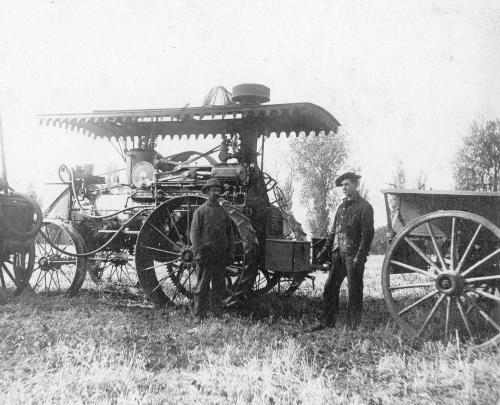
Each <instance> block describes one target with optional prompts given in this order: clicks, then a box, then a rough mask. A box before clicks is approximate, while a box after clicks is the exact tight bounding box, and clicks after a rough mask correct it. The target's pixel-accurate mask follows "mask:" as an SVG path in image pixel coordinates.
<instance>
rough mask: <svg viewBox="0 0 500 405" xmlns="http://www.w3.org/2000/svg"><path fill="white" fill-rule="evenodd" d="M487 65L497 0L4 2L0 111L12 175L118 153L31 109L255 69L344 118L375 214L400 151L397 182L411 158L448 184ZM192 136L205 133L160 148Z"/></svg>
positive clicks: (274, 163)
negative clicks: (40, 119)
mask: <svg viewBox="0 0 500 405" xmlns="http://www.w3.org/2000/svg"><path fill="white" fill-rule="evenodd" d="M499 72H500V3H499V2H498V1H426V2H420V1H405V0H398V1H391V0H386V1H384V2H380V1H355V0H354V1H353V0H351V1H331V0H328V1H319V0H318V1H295V0H287V1H272V2H270V1H235V0H232V1H208V0H206V1H186V0H183V1H160V0H148V1H146V0H144V1H138V0H137V1H132V0H119V1H115V0H108V1H105V0H101V1H84V2H83V1H77V0H75V1H59V0H52V1H45V0H36V1H35V0H25V1H22V2H21V1H11V0H2V2H1V3H0V114H1V117H2V124H3V130H4V137H5V144H6V150H7V166H8V174H9V181H10V182H11V184H12V185H13V186H14V187H15V188H17V189H20V190H22V189H23V188H25V187H26V186H27V184H28V183H29V182H35V183H36V184H37V185H38V184H41V183H42V182H44V181H54V180H56V179H57V177H56V176H57V172H56V169H57V167H58V166H59V164H61V163H64V162H68V163H71V164H76V163H86V162H96V163H97V166H98V167H99V166H101V167H104V166H105V165H106V164H109V162H110V161H116V162H118V161H119V158H118V156H117V155H116V152H114V150H113V149H112V148H111V147H110V146H109V145H107V144H106V143H104V142H99V141H91V140H88V139H87V138H85V137H84V136H83V135H76V134H67V133H65V131H59V130H54V129H52V128H50V129H48V128H41V127H39V126H38V125H37V122H36V120H34V118H33V116H34V115H35V114H37V113H62V112H90V111H92V110H98V109H130V108H162V107H181V106H184V105H186V104H187V103H190V105H191V106H196V105H200V104H201V101H202V99H203V97H204V96H205V94H206V93H207V92H208V91H209V90H210V88H212V87H214V86H218V85H222V86H225V87H226V88H228V89H229V90H231V88H232V87H233V86H234V85H236V84H239V83H244V82H253V83H261V84H265V85H267V86H268V87H270V88H271V102H272V103H282V102H302V101H307V102H312V103H315V104H318V105H320V106H322V107H323V108H325V109H326V110H328V111H329V112H330V113H331V114H332V115H334V116H335V117H336V118H337V119H338V120H339V121H340V123H341V124H342V128H341V130H342V131H344V132H345V133H346V134H347V137H348V139H349V141H350V143H351V147H352V161H353V163H355V164H356V166H359V167H360V168H361V171H362V175H363V180H364V183H365V186H366V188H367V189H368V190H369V198H370V202H371V203H372V204H373V206H374V209H375V222H376V224H377V225H382V224H383V223H384V221H385V211H384V206H383V198H382V193H380V190H381V189H383V188H387V183H390V182H391V179H392V176H393V172H394V170H395V167H396V165H397V162H398V160H402V162H403V164H404V167H405V169H406V174H407V178H408V186H409V187H413V186H414V185H415V182H416V176H417V173H418V172H419V171H420V170H423V171H424V172H425V174H426V175H427V177H428V186H430V187H432V188H433V189H452V188H453V177H452V169H451V163H452V161H453V158H454V156H455V154H456V151H457V149H458V147H459V146H460V142H461V139H462V138H463V137H464V136H466V135H467V133H468V130H469V126H470V124H471V123H472V121H473V120H480V119H493V118H498V117H500V74H499ZM193 146H196V147H197V148H198V149H199V150H206V149H208V147H209V142H208V143H207V144H206V145H205V144H196V143H193V142H188V143H187V144H186V143H184V144H182V145H179V144H178V145H170V146H166V147H165V148H167V149H168V148H171V149H170V150H182V149H184V148H187V147H189V148H191V147H193ZM273 148H274V149H275V151H276V152H278V153H272V154H269V153H268V155H267V156H266V167H270V168H276V167H278V168H280V176H284V175H285V174H286V171H287V169H286V167H283V165H282V161H281V160H277V159H279V156H282V155H283V153H286V151H287V148H288V145H287V141H286V140H285V139H279V140H273V141H272V142H270V144H269V146H268V145H266V151H267V152H269V150H270V149H273ZM277 156H278V157H277ZM296 208H297V211H298V215H297V216H298V217H299V220H302V221H303V220H304V215H305V211H304V208H303V207H300V206H299V205H298V203H297V204H296Z"/></svg>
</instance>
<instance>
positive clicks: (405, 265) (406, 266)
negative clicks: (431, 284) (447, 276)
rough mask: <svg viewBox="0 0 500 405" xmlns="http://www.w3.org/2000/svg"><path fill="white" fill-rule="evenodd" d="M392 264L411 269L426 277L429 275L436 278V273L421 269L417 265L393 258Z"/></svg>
mask: <svg viewBox="0 0 500 405" xmlns="http://www.w3.org/2000/svg"><path fill="white" fill-rule="evenodd" d="M391 264H394V265H396V266H399V267H402V268H404V269H407V270H411V271H413V272H415V273H419V274H422V275H424V276H426V277H429V278H432V279H435V278H436V276H435V275H434V274H431V273H429V272H428V271H425V270H422V269H419V268H417V267H414V266H410V265H409V264H406V263H401V262H398V261H396V260H391Z"/></svg>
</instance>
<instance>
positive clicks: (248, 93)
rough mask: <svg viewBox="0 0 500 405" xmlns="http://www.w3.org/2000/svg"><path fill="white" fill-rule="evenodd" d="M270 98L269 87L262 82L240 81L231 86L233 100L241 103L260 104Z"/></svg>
mask: <svg viewBox="0 0 500 405" xmlns="http://www.w3.org/2000/svg"><path fill="white" fill-rule="evenodd" d="M270 99H271V89H270V88H269V87H267V86H264V85H263V84H255V83H242V84H237V85H236V86H234V87H233V101H235V102H237V103H241V104H262V103H267V102H268V101H269V100H270Z"/></svg>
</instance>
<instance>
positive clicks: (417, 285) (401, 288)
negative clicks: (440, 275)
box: [389, 283, 435, 290]
mask: <svg viewBox="0 0 500 405" xmlns="http://www.w3.org/2000/svg"><path fill="white" fill-rule="evenodd" d="M433 285H435V283H418V284H404V285H398V286H391V287H389V290H403V289H405V288H419V287H432V286H433Z"/></svg>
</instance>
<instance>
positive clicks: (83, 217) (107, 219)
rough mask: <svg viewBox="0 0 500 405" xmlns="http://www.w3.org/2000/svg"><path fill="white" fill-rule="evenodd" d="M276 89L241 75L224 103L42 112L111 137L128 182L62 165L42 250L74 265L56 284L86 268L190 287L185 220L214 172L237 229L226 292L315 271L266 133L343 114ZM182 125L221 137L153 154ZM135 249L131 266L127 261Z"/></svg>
mask: <svg viewBox="0 0 500 405" xmlns="http://www.w3.org/2000/svg"><path fill="white" fill-rule="evenodd" d="M269 95H270V91H269V89H268V88H267V87H265V86H262V85H250V84H243V85H239V86H236V87H235V88H234V89H233V93H232V101H231V102H230V103H229V104H225V105H222V106H212V105H210V106H204V107H192V108H179V109H162V110H132V111H98V112H94V113H91V114H64V115H44V116H39V120H40V123H41V124H45V125H53V126H59V127H64V128H66V129H69V130H73V131H75V132H79V131H83V132H84V133H85V134H87V135H89V136H92V137H99V138H106V139H108V140H109V141H110V142H111V143H112V144H113V145H114V146H116V148H117V150H120V151H122V152H123V157H124V159H125V175H126V176H125V177H126V181H125V182H122V183H119V182H115V183H113V182H111V183H110V182H105V181H104V178H103V177H100V176H94V175H93V173H92V171H91V168H87V169H86V168H85V167H84V168H79V170H76V171H74V170H70V169H68V168H66V167H64V166H63V167H62V168H61V170H60V178H61V184H62V185H63V187H64V189H63V191H62V192H61V193H60V195H59V196H58V197H57V198H56V199H55V200H54V202H53V204H51V206H50V207H49V208H48V209H47V210H46V212H45V213H44V215H45V223H44V228H43V229H42V232H41V234H42V237H41V238H40V239H39V242H40V246H41V247H43V249H40V252H39V256H43V259H44V260H46V261H47V262H48V265H49V266H52V271H54V272H57V271H59V270H58V267H57V266H55V264H56V263H51V258H50V257H54V258H56V260H53V262H57V263H58V266H59V264H60V263H61V262H65V264H67V265H68V266H66V268H65V269H64V271H65V273H66V275H71V276H70V277H69V279H70V281H71V283H67V284H66V286H65V288H64V289H61V291H62V290H64V291H65V292H66V293H69V294H74V293H75V292H76V291H77V290H78V288H79V287H80V286H81V283H82V282H83V278H84V276H85V271H86V270H88V271H89V273H90V275H91V277H92V278H93V279H94V281H97V282H99V281H103V280H105V279H110V280H121V281H127V282H129V284H134V283H135V282H137V281H138V282H139V283H140V285H141V287H142V288H143V289H144V291H145V292H146V294H147V295H148V297H149V298H150V299H151V300H152V301H153V302H154V303H155V304H157V305H165V304H167V303H172V302H176V301H177V300H179V299H182V297H187V298H191V297H192V290H193V288H194V286H195V274H194V270H195V266H194V263H193V258H194V254H193V251H192V249H191V244H190V240H189V229H190V225H191V219H192V216H193V213H194V210H195V209H196V208H198V207H199V206H200V205H201V204H203V203H204V201H205V200H206V197H205V196H204V195H203V194H202V192H201V187H202V186H203V184H204V183H205V182H206V181H207V180H208V179H209V178H212V177H214V178H217V179H219V180H220V182H221V184H222V185H223V196H222V197H223V198H222V201H221V205H222V206H223V207H224V208H225V209H226V211H227V212H228V214H229V216H230V218H231V219H232V222H233V226H234V233H235V235H237V237H236V241H235V244H236V245H235V251H236V256H235V262H234V263H233V264H231V265H230V266H228V267H227V269H226V286H227V300H226V302H227V303H228V304H229V303H232V302H237V301H238V300H240V299H241V298H242V297H245V296H248V295H250V294H259V293H263V292H266V291H269V290H270V289H272V288H275V287H278V288H280V289H281V290H283V291H284V292H285V293H291V292H293V291H294V290H295V289H296V288H297V287H298V286H299V285H300V283H301V282H302V281H303V280H304V278H305V277H306V276H307V275H308V273H309V272H310V270H311V268H310V248H311V246H310V242H308V241H306V240H305V233H304V232H303V230H302V228H301V227H300V224H299V223H297V221H295V219H294V218H293V215H292V214H291V213H290V212H288V210H287V207H286V199H285V198H284V195H283V193H282V191H281V190H280V189H279V187H278V186H277V184H276V181H275V180H274V179H272V178H271V177H270V176H268V175H266V174H265V173H263V172H262V170H261V168H262V162H263V153H264V147H265V140H266V139H267V138H268V137H269V136H271V135H272V134H276V135H277V136H278V137H279V136H280V135H282V134H285V136H287V137H288V136H290V134H295V135H299V134H300V133H304V134H306V135H310V134H318V133H319V132H321V131H324V132H325V133H327V134H328V133H330V132H336V131H337V129H338V126H339V125H340V124H339V123H338V122H337V120H336V119H335V118H334V117H333V116H332V115H330V114H329V113H328V112H327V111H325V110H324V109H322V108H321V107H318V106H316V105H314V104H309V103H293V104H276V105H271V104H269V105H265V104H264V103H265V102H267V101H269ZM175 136H177V137H179V138H181V137H183V136H186V137H190V136H195V137H196V138H199V137H203V138H206V137H207V136H213V137H218V138H220V144H219V145H218V146H217V147H215V148H213V149H211V150H209V151H207V152H205V153H201V152H197V151H186V152H182V153H177V154H172V155H168V156H162V155H160V154H159V153H157V151H156V150H155V146H156V143H157V142H158V141H159V140H160V139H164V138H173V137H175ZM259 160H260V165H259ZM62 234H64V238H62V236H61V235H62ZM56 237H57V238H59V240H56ZM62 239H64V240H65V243H63V242H61V240H62ZM64 244H66V245H67V246H63V245H64ZM68 247H71V249H70V250H68ZM44 250H45V251H50V252H51V253H52V256H51V255H46V254H45V253H44V252H43V251H44ZM68 253H71V254H68ZM132 257H135V263H134V264H135V273H133V272H131V271H128V270H127V268H129V267H130V265H131V261H132ZM63 267H64V266H63ZM125 278H128V280H125Z"/></svg>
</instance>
